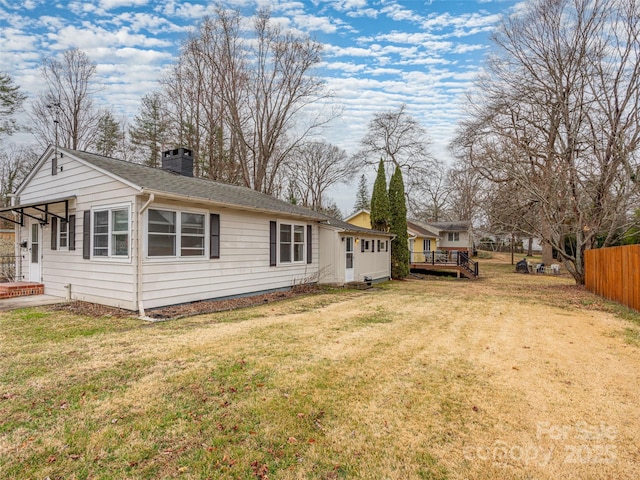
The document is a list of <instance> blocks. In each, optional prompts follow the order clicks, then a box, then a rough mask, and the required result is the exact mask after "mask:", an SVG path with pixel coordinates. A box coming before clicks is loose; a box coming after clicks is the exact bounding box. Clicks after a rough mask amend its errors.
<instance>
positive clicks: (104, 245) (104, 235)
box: [60, 208, 129, 257]
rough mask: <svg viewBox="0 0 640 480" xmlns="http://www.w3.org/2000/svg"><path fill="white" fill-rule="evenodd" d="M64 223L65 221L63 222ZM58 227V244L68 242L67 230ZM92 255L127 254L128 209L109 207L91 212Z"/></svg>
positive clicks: (122, 255) (115, 255) (119, 255)
mask: <svg viewBox="0 0 640 480" xmlns="http://www.w3.org/2000/svg"><path fill="white" fill-rule="evenodd" d="M64 223H65V224H66V222H64ZM67 228H68V227H67V226H66V225H65V227H64V230H65V233H64V234H63V229H62V228H61V229H60V233H61V236H60V245H61V246H62V245H63V244H64V245H66V244H67V243H68V233H67V232H68V230H67ZM93 256H94V257H128V256H129V209H128V208H110V209H105V210H95V211H94V212H93Z"/></svg>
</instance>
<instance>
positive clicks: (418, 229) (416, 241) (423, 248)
mask: <svg viewBox="0 0 640 480" xmlns="http://www.w3.org/2000/svg"><path fill="white" fill-rule="evenodd" d="M407 233H409V258H410V263H422V262H425V261H427V258H430V256H431V252H435V251H436V250H438V247H439V246H440V245H439V244H440V242H439V239H440V237H439V235H438V233H437V232H436V231H434V230H432V229H430V228H429V227H428V225H424V224H420V223H417V222H415V221H411V220H407Z"/></svg>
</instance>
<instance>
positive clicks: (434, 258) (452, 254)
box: [410, 250, 478, 277]
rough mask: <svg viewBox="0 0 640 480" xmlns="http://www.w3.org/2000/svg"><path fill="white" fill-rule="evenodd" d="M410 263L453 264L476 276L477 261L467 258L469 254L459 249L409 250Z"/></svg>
mask: <svg viewBox="0 0 640 480" xmlns="http://www.w3.org/2000/svg"><path fill="white" fill-rule="evenodd" d="M410 263H412V264H416V263H422V264H427V265H442V266H446V265H452V266H453V265H455V266H457V267H462V268H464V269H465V270H467V271H468V272H469V273H472V274H473V275H475V276H476V277H477V276H478V262H474V261H473V260H471V259H470V258H469V254H468V253H467V252H465V251H459V250H449V251H440V250H428V251H424V252H410Z"/></svg>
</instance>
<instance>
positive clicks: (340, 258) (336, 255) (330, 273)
mask: <svg viewBox="0 0 640 480" xmlns="http://www.w3.org/2000/svg"><path fill="white" fill-rule="evenodd" d="M319 231H320V248H319V251H320V283H328V284H337V285H342V284H343V283H344V276H345V268H346V250H345V248H346V247H345V244H346V242H343V241H342V240H341V238H340V235H339V233H338V232H337V231H336V230H334V229H332V228H330V227H324V226H321V227H320V228H319ZM345 236H347V235H345Z"/></svg>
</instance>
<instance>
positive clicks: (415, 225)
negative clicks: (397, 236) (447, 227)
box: [407, 220, 440, 237]
mask: <svg viewBox="0 0 640 480" xmlns="http://www.w3.org/2000/svg"><path fill="white" fill-rule="evenodd" d="M431 225H432V224H428V225H427V224H424V223H421V222H418V221H417V220H407V226H408V227H409V228H410V229H412V230H415V231H416V232H418V233H420V234H421V235H427V236H433V237H438V236H440V232H439V231H438V229H437V228H434V227H432V226H431Z"/></svg>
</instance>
